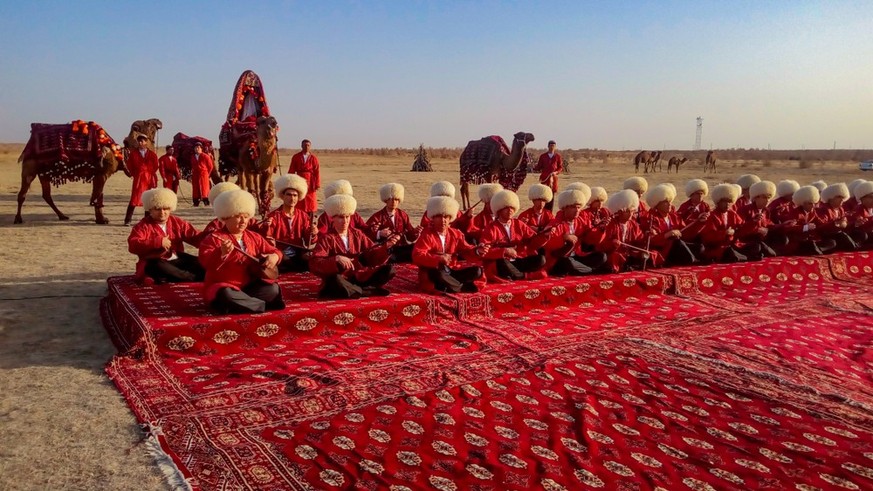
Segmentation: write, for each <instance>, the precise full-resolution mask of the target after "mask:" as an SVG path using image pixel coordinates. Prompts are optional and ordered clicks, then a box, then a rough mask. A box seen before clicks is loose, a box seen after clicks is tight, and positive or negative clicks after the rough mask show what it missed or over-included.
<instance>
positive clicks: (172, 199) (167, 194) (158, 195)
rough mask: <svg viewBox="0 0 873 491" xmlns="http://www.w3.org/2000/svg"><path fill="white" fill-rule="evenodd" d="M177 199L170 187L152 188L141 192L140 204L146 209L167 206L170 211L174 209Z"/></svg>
mask: <svg viewBox="0 0 873 491" xmlns="http://www.w3.org/2000/svg"><path fill="white" fill-rule="evenodd" d="M178 201H179V199H178V198H177V197H176V193H174V192H173V190H172V189H167V188H154V189H149V190H148V191H143V193H142V206H143V208H145V209H146V211H148V210H151V209H152V208H169V209H170V211H175V210H176V203H177V202H178Z"/></svg>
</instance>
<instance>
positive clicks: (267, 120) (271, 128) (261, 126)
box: [258, 116, 279, 138]
mask: <svg viewBox="0 0 873 491" xmlns="http://www.w3.org/2000/svg"><path fill="white" fill-rule="evenodd" d="M278 133H279V122H278V121H276V118H274V117H273V116H261V117H259V118H258V136H263V137H269V138H275V137H276V134H278Z"/></svg>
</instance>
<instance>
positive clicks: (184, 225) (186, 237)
mask: <svg viewBox="0 0 873 491" xmlns="http://www.w3.org/2000/svg"><path fill="white" fill-rule="evenodd" d="M171 216H172V217H173V218H175V219H176V230H178V231H179V238H180V239H182V241H184V242H187V243H189V244H191V245H192V246H194V247H197V246H199V245H200V241H201V240H202V238H201V237H200V232H198V231H197V229H196V228H194V225H191V224H190V223H189V222H188V221H187V220H184V219H182V218H179V217H177V216H175V215H171Z"/></svg>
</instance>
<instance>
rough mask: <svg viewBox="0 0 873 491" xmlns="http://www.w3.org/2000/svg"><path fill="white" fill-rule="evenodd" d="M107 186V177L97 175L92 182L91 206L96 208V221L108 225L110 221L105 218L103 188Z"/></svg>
mask: <svg viewBox="0 0 873 491" xmlns="http://www.w3.org/2000/svg"><path fill="white" fill-rule="evenodd" d="M105 185H106V176H104V175H103V174H97V175H96V176H94V180H93V181H92V182H91V206H93V207H94V221H95V222H97V223H99V224H101V225H106V224H107V223H109V219H108V218H106V217H105V216H103V187H104V186H105Z"/></svg>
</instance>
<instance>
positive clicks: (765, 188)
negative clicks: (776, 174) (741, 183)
mask: <svg viewBox="0 0 873 491" xmlns="http://www.w3.org/2000/svg"><path fill="white" fill-rule="evenodd" d="M762 194H765V195H767V196H769V198H767V200H768V201H769V200H771V199H773V197H775V196H776V185H775V184H773V182H772V181H761V182H756V183H755V184H752V185H751V186H750V187H749V198H752V199H755V198H757V197H758V196H761V195H762Z"/></svg>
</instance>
